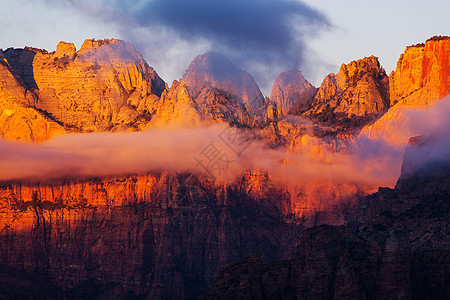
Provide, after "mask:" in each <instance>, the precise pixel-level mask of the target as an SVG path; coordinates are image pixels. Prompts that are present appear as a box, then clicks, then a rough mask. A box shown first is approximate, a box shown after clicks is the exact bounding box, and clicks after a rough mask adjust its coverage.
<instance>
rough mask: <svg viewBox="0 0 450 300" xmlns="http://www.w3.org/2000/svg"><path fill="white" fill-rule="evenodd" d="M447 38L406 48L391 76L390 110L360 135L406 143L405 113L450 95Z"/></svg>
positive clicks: (449, 58) (449, 50) (408, 134)
mask: <svg viewBox="0 0 450 300" xmlns="http://www.w3.org/2000/svg"><path fill="white" fill-rule="evenodd" d="M449 62H450V38H449V37H435V38H431V39H429V40H427V41H426V42H425V44H418V45H414V46H410V47H407V48H406V50H405V53H404V54H402V55H401V56H400V59H399V60H398V62H397V68H396V70H395V71H393V72H392V73H391V74H390V77H389V82H390V94H391V105H392V107H391V108H390V109H389V111H388V112H387V113H386V114H385V115H384V116H382V117H381V118H380V119H379V120H377V121H376V122H375V123H374V124H373V125H371V126H367V127H366V128H364V130H363V132H362V134H365V135H368V136H369V137H371V138H377V137H382V138H384V139H386V140H389V141H390V142H392V143H400V144H405V143H406V142H407V139H408V138H409V136H410V132H408V128H406V127H405V125H404V120H405V111H406V110H407V109H410V108H423V107H426V106H427V105H430V104H432V103H434V102H435V101H436V100H438V99H440V98H442V97H445V96H447V95H449V94H450V63H449Z"/></svg>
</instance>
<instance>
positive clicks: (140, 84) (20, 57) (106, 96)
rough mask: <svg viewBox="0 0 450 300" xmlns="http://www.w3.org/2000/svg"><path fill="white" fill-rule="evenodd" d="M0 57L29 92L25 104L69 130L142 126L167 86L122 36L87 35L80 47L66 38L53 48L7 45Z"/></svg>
mask: <svg viewBox="0 0 450 300" xmlns="http://www.w3.org/2000/svg"><path fill="white" fill-rule="evenodd" d="M2 56H3V57H4V60H5V61H6V62H7V63H8V64H9V66H11V68H12V69H13V70H15V72H16V74H18V75H19V76H20V78H21V79H22V82H23V83H24V87H25V88H26V89H27V90H29V92H30V95H33V97H34V99H32V103H30V101H28V105H29V106H30V107H32V108H35V109H37V110H39V111H43V112H45V113H46V114H47V115H48V116H49V117H51V118H52V119H54V120H57V121H58V122H60V123H62V124H64V126H65V127H66V128H67V129H69V130H72V131H81V132H90V131H105V130H125V129H128V128H131V129H132V128H134V129H141V128H142V126H145V124H142V123H145V121H147V122H148V119H149V118H150V116H151V114H152V113H153V112H154V111H155V110H156V107H157V103H158V100H159V97H160V96H161V93H162V91H163V90H164V89H165V83H164V82H163V81H162V80H161V79H160V78H159V76H158V74H156V72H155V71H154V70H153V69H152V68H151V67H149V66H148V64H147V63H146V62H145V61H144V59H143V58H142V56H141V55H140V54H139V53H138V52H136V50H135V49H134V47H133V46H132V45H131V44H128V43H125V42H123V41H120V40H114V39H111V40H86V41H85V42H84V43H83V45H82V47H81V49H80V50H78V51H76V49H75V46H74V45H73V44H70V43H66V42H61V43H59V44H58V46H57V50H56V51H55V52H51V53H48V52H47V51H45V50H40V49H34V48H25V49H7V50H6V51H3V52H2ZM146 116H147V117H148V118H147V120H143V119H146V118H143V117H146Z"/></svg>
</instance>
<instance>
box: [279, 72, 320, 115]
mask: <svg viewBox="0 0 450 300" xmlns="http://www.w3.org/2000/svg"><path fill="white" fill-rule="evenodd" d="M315 93H316V88H315V87H314V86H313V85H311V84H310V83H309V82H307V81H306V80H305V78H303V75H302V73H301V72H300V71H299V70H293V71H289V72H283V73H281V74H280V75H278V77H277V79H276V80H275V82H274V84H273V86H272V92H271V93H270V100H271V101H272V102H274V103H275V104H276V110H277V117H283V116H285V115H286V114H288V112H289V111H290V110H294V111H300V110H302V109H304V108H305V107H308V105H309V104H310V102H311V100H312V99H313V98H314V95H315Z"/></svg>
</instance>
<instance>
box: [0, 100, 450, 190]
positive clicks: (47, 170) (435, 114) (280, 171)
mask: <svg viewBox="0 0 450 300" xmlns="http://www.w3.org/2000/svg"><path fill="white" fill-rule="evenodd" d="M449 113H450V98H448V97H447V98H444V99H442V100H440V101H437V102H436V103H435V104H433V105H430V106H429V107H427V108H426V109H407V110H406V112H405V115H406V116H408V118H407V119H406V121H405V122H404V126H406V127H405V128H403V129H402V130H404V131H405V132H408V133H409V134H410V136H415V135H420V134H433V135H434V137H435V138H437V139H438V141H439V140H440V139H443V140H444V142H443V143H435V145H436V146H435V148H433V149H432V151H431V150H430V149H427V151H428V152H427V153H428V154H427V155H428V158H427V161H432V160H433V159H434V158H436V159H441V160H442V159H448V155H449V154H450V153H449V151H450V150H449V148H448V137H449V134H448V131H449V129H448V128H449V127H448V125H449V121H448V118H447V116H448V114H449ZM418 124H420V126H419V125H418ZM399 130H400V129H399ZM405 145H406V141H405V143H403V144H398V143H395V144H392V143H390V142H389V141H386V140H384V139H383V138H377V139H371V138H368V137H367V136H365V135H362V136H361V137H359V138H358V139H356V140H355V141H353V142H352V143H351V144H349V145H347V151H345V152H341V153H339V152H334V151H331V150H328V149H329V148H327V144H326V143H325V142H324V141H323V140H321V139H318V138H313V137H308V136H306V137H305V138H302V145H301V146H300V147H298V148H297V149H296V151H286V150H283V149H270V148H269V147H268V146H267V144H266V143H265V142H264V139H263V138H260V137H259V136H257V135H255V132H251V131H238V130H237V129H236V128H229V127H227V126H225V125H214V126H210V127H199V128H188V129H186V128H182V127H180V126H179V125H178V126H168V125H164V126H162V125H159V126H155V127H154V128H151V129H149V130H147V131H145V132H135V133H91V134H66V135H61V136H57V137H55V138H53V139H51V140H49V141H47V142H45V143H42V144H37V145H36V144H20V143H15V142H7V141H4V140H0V180H13V179H38V180H43V179H49V178H56V177H74V176H75V177H76V176H106V175H122V174H136V173H146V172H161V171H173V172H192V173H196V174H202V175H204V176H209V177H215V178H216V179H217V180H218V181H230V180H233V179H234V178H236V177H237V176H240V175H241V174H242V173H243V172H244V171H246V170H255V169H260V170H263V171H267V172H268V173H269V175H270V176H271V178H272V179H273V180H274V181H275V182H279V183H282V184H288V185H294V186H295V185H305V184H308V183H309V182H331V183H336V184H341V183H344V184H345V183H350V184H357V185H360V186H362V187H365V188H366V190H370V189H373V188H377V187H378V186H390V187H393V186H394V185H395V183H396V181H397V178H398V176H399V175H400V170H401V165H402V161H403V153H404V147H405ZM429 153H431V154H429ZM419 157H420V156H419Z"/></svg>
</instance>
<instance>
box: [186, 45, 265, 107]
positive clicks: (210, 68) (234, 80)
mask: <svg viewBox="0 0 450 300" xmlns="http://www.w3.org/2000/svg"><path fill="white" fill-rule="evenodd" d="M183 81H184V83H185V85H186V86H187V87H188V89H189V91H190V92H192V93H193V95H194V96H195V95H197V94H198V93H200V91H201V90H202V89H203V87H204V86H205V84H209V85H211V87H213V88H216V89H219V90H222V91H224V92H226V93H229V94H230V95H231V96H232V97H235V98H237V100H238V101H239V102H241V103H243V104H244V105H246V106H248V107H249V108H251V109H257V108H259V107H261V106H262V105H263V104H264V97H263V95H262V94H261V91H260V90H259V87H258V85H257V84H256V82H255V80H254V79H253V77H252V76H251V75H250V74H249V73H247V72H245V71H243V70H240V69H238V68H237V67H236V66H235V65H234V64H233V63H232V62H231V61H230V60H229V59H228V58H227V57H226V56H224V55H223V54H221V53H218V52H210V53H205V54H202V55H199V56H197V57H196V58H195V59H194V60H193V61H192V63H191V64H190V66H189V68H188V70H187V72H186V74H185V75H184V77H183Z"/></svg>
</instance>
